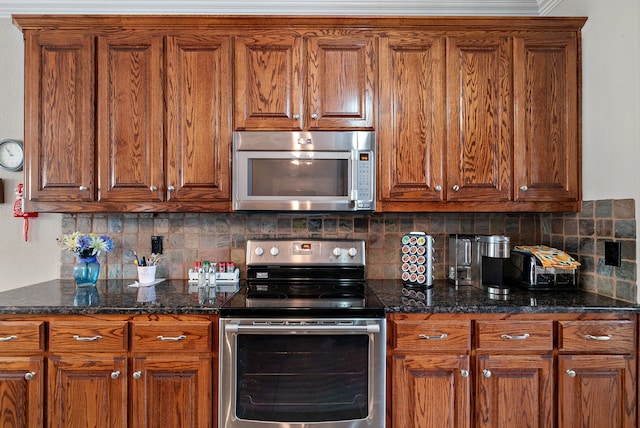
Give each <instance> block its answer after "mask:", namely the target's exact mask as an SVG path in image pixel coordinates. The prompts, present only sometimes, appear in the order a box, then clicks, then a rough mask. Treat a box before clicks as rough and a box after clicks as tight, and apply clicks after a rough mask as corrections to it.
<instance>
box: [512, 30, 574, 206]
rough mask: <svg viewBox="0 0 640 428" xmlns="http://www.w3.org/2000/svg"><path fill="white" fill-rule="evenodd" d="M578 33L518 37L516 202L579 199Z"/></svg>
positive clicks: (516, 51) (516, 42)
mask: <svg viewBox="0 0 640 428" xmlns="http://www.w3.org/2000/svg"><path fill="white" fill-rule="evenodd" d="M577 61H578V41H577V36H576V34H575V33H567V34H558V35H552V36H549V35H542V36H540V37H538V38H535V37H531V38H523V37H516V38H515V39H514V69H515V72H514V76H515V78H514V88H515V89H514V90H515V106H516V109H515V149H514V165H515V171H514V180H515V200H517V201H578V200H579V199H580V197H581V195H580V179H581V177H580V174H581V171H580V168H581V167H580V156H581V153H580V141H579V138H580V137H579V135H580V130H579V128H578V127H579V126H580V121H579V120H578V117H579V116H578V115H579V104H580V95H579V93H578V69H577V68H578V66H577Z"/></svg>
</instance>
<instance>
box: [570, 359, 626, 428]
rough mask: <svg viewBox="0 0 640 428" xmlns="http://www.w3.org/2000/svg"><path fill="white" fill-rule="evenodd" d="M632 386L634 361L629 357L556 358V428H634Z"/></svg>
mask: <svg viewBox="0 0 640 428" xmlns="http://www.w3.org/2000/svg"><path fill="white" fill-rule="evenodd" d="M635 385H636V359H635V358H633V357H631V356H628V355H561V356H559V357H558V424H559V426H561V427H563V428H571V427H586V426H589V427H598V428H631V427H635V426H636V409H637V403H636V394H635Z"/></svg>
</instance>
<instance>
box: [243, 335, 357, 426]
mask: <svg viewBox="0 0 640 428" xmlns="http://www.w3.org/2000/svg"><path fill="white" fill-rule="evenodd" d="M237 350H238V354H237V355H238V356H237V363H238V371H237V383H236V385H237V396H236V416H237V417H238V418H240V419H248V420H259V421H279V422H322V421H343V420H354V419H364V418H366V417H367V416H368V408H367V402H368V399H367V393H368V389H369V385H368V382H369V379H368V360H369V354H368V350H369V337H368V336H367V335H332V334H328V335H292V334H289V335H264V334H261V335H252V334H240V335H238V336H237Z"/></svg>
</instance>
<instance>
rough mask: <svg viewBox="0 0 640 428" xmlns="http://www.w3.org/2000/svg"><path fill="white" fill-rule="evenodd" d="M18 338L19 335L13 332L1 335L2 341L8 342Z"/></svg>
mask: <svg viewBox="0 0 640 428" xmlns="http://www.w3.org/2000/svg"><path fill="white" fill-rule="evenodd" d="M17 338H18V336H16V335H15V334H12V335H11V336H7V337H0V342H8V341H10V340H16V339H17Z"/></svg>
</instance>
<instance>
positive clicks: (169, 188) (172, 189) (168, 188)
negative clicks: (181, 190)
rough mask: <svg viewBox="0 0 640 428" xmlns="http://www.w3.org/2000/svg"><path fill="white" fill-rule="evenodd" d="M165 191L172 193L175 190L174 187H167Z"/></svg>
mask: <svg viewBox="0 0 640 428" xmlns="http://www.w3.org/2000/svg"><path fill="white" fill-rule="evenodd" d="M167 190H168V191H170V192H173V191H174V190H176V188H175V187H174V186H169V187H167Z"/></svg>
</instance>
